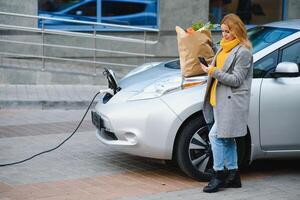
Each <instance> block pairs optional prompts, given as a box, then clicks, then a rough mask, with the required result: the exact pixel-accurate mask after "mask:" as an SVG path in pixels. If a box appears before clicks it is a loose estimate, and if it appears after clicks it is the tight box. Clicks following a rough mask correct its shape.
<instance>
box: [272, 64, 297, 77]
mask: <svg viewBox="0 0 300 200" xmlns="http://www.w3.org/2000/svg"><path fill="white" fill-rule="evenodd" d="M299 75H300V73H299V68H298V65H297V64H296V63H293V62H281V63H278V65H277V66H276V69H275V72H272V73H271V76H272V77H273V78H279V77H297V76H299Z"/></svg>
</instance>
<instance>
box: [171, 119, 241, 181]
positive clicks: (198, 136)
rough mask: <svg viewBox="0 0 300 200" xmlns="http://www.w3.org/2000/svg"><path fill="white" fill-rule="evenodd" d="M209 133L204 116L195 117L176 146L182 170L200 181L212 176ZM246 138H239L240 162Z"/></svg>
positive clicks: (181, 134) (184, 129)
mask: <svg viewBox="0 0 300 200" xmlns="http://www.w3.org/2000/svg"><path fill="white" fill-rule="evenodd" d="M208 133H209V129H208V126H207V125H206V123H205V120H204V118H203V116H201V115H199V116H197V117H194V118H192V119H191V120H190V121H189V122H188V123H187V124H185V126H184V127H183V128H182V129H181V131H180V133H179V135H178V138H177V142H176V145H177V146H176V147H175V148H176V152H175V158H176V161H177V163H178V165H179V167H180V168H181V170H182V171H183V172H184V173H186V174H187V175H188V176H190V177H192V178H195V179H197V180H199V181H208V180H209V179H210V178H211V176H212V164H213V158H212V151H211V147H210V142H209V139H208ZM244 140H245V139H243V138H239V139H238V140H237V143H238V145H237V147H238V157H239V164H240V161H243V158H244V155H245V148H246V146H245V142H244Z"/></svg>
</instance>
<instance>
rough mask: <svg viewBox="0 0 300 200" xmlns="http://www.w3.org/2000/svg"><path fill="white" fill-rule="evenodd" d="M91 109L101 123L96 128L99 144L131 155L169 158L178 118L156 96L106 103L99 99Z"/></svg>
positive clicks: (178, 123)
mask: <svg viewBox="0 0 300 200" xmlns="http://www.w3.org/2000/svg"><path fill="white" fill-rule="evenodd" d="M95 110H96V113H97V115H99V117H100V121H101V123H102V124H101V125H100V126H98V127H97V138H98V139H99V140H100V141H101V142H102V143H104V144H106V145H109V146H111V147H113V148H115V149H116V150H118V151H121V152H125V153H129V154H133V155H139V156H143V157H150V158H157V159H171V158H172V151H173V145H174V140H175V136H176V133H177V131H178V129H179V127H180V125H181V123H182V121H181V120H180V119H179V118H178V116H177V115H176V114H175V113H174V112H173V111H172V110H171V109H170V108H169V106H168V105H166V104H165V103H164V102H163V101H162V100H161V99H160V98H154V99H148V100H138V101H123V102H117V103H116V102H113V101H112V102H107V103H106V104H104V103H102V100H100V101H99V102H98V104H97V106H96V109H95ZM93 115H94V116H96V115H95V113H94V114H93ZM93 120H99V119H96V117H93ZM94 124H95V123H94Z"/></svg>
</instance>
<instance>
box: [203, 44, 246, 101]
mask: <svg viewBox="0 0 300 200" xmlns="http://www.w3.org/2000/svg"><path fill="white" fill-rule="evenodd" d="M239 43H240V41H239V40H238V39H237V38H236V39H234V40H229V41H228V40H225V39H222V40H221V43H220V45H221V47H222V50H221V51H220V52H219V54H218V55H217V59H216V67H213V68H211V70H209V72H208V73H209V74H212V73H214V71H215V70H216V69H222V68H223V65H224V63H225V60H226V58H227V57H228V55H229V54H230V52H231V50H232V49H233V48H234V47H236V46H237V45H238V44H239ZM217 84H218V80H215V81H214V82H213V85H212V87H211V91H210V104H211V105H212V106H215V105H216V90H217Z"/></svg>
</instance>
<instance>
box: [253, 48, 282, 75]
mask: <svg viewBox="0 0 300 200" xmlns="http://www.w3.org/2000/svg"><path fill="white" fill-rule="evenodd" d="M277 62H278V51H274V52H272V53H270V54H268V55H267V56H265V57H263V58H262V59H260V60H258V61H256V62H255V64H254V68H253V78H270V76H269V74H270V72H273V71H275V67H276V65H277Z"/></svg>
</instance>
